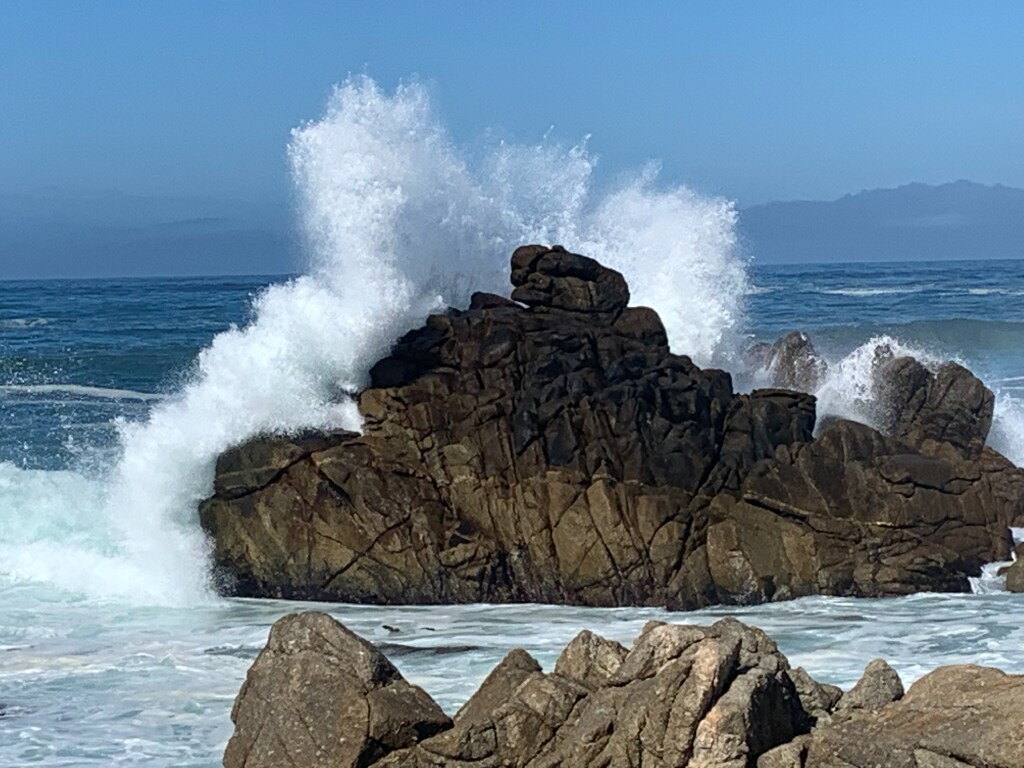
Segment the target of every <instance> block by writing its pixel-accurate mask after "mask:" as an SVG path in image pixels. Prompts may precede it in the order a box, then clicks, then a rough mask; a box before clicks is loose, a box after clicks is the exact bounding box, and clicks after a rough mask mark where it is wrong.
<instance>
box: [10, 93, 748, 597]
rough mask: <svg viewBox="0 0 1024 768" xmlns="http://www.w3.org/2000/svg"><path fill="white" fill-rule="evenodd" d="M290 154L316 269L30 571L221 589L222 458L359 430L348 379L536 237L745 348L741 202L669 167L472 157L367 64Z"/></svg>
mask: <svg viewBox="0 0 1024 768" xmlns="http://www.w3.org/2000/svg"><path fill="white" fill-rule="evenodd" d="M289 156H290V160H291V164H292V168H293V173H294V177H295V181H296V185H297V189H298V195H299V202H300V212H301V222H302V227H303V232H304V234H305V236H306V239H307V242H308V246H309V251H310V262H311V267H310V270H309V272H308V274H306V275H305V276H303V277H300V278H298V279H296V280H293V281H291V282H289V283H287V284H284V285H279V286H274V287H271V288H269V289H267V290H266V291H265V292H263V293H262V294H261V295H260V296H259V297H258V298H257V299H256V300H255V302H254V306H253V316H254V320H253V321H252V322H251V323H250V324H249V325H248V326H246V327H244V328H234V329H232V330H230V331H228V332H226V333H223V334H221V335H219V336H218V337H216V338H215V339H214V340H213V342H212V343H211V344H210V346H209V347H208V348H207V349H205V350H204V351H203V352H202V353H201V354H200V356H199V359H198V361H197V366H196V373H195V376H194V378H193V380H192V381H191V383H190V384H189V385H187V386H186V387H185V388H184V389H183V390H182V391H181V392H180V393H179V394H178V395H177V396H175V397H172V398H170V399H168V400H166V401H164V402H161V403H159V404H158V405H156V406H155V407H154V409H153V410H152V412H151V414H150V417H149V419H148V420H147V421H146V422H144V423H125V424H122V425H121V426H120V440H121V446H122V450H121V459H120V461H119V463H118V464H117V465H116V466H115V467H113V469H112V470H111V471H110V472H109V473H108V476H107V478H106V480H105V482H104V483H103V484H99V485H98V487H94V486H90V487H89V489H88V495H89V502H88V504H89V505H90V506H91V507H96V508H97V512H96V514H95V515H94V516H93V519H95V520H96V521H97V522H96V525H101V526H104V528H105V532H106V534H107V536H108V540H107V543H106V545H105V546H104V547H103V548H101V549H99V550H98V549H97V548H96V547H93V546H91V545H90V544H89V543H88V542H85V543H77V544H72V543H69V544H67V545H66V546H65V547H64V548H63V549H61V550H60V551H57V552H49V553H47V552H40V553H39V556H38V557H34V558H30V559H26V560H24V561H20V562H19V563H18V564H17V568H14V569H12V570H13V572H15V573H16V574H17V575H19V576H22V577H26V578H30V579H37V580H45V581H51V582H54V583H56V584H58V585H60V586H64V587H67V588H70V589H73V590H76V591H81V590H84V591H86V592H88V593H89V594H92V595H97V594H98V595H117V596H123V597H127V598H130V599H132V600H134V601H136V602H151V603H162V604H168V603H178V604H190V603H195V602H197V601H202V600H203V599H205V598H207V597H208V596H209V593H208V573H207V571H208V568H207V561H208V552H207V549H208V544H207V542H206V539H205V536H204V534H203V532H202V531H201V530H200V528H199V526H198V523H197V521H196V505H197V503H198V502H199V501H200V500H201V499H202V498H203V497H204V496H206V495H208V493H209V492H210V489H211V487H212V477H213V463H214V460H215V458H216V456H217V455H218V454H219V453H220V452H221V451H223V450H224V449H225V448H227V447H229V446H231V445H234V444H237V443H239V442H241V441H243V440H245V439H246V438H248V437H250V436H252V435H254V434H258V433H287V432H291V431H296V430H300V429H304V428H329V427H338V426H341V427H346V428H358V426H359V418H358V413H357V412H356V409H355V406H354V404H353V403H352V401H351V400H349V399H348V398H347V396H346V395H345V394H344V393H345V392H350V391H353V390H355V389H358V388H359V387H361V386H363V385H364V384H365V383H366V374H367V371H368V369H369V367H370V366H371V365H372V364H373V363H374V362H375V361H376V360H377V359H379V358H380V357H381V356H382V355H383V354H385V353H386V352H387V351H388V349H389V347H390V345H391V344H392V343H393V342H394V340H395V339H396V338H398V337H399V336H400V335H401V334H402V333H404V332H405V331H406V330H408V329H410V328H412V327H415V326H416V325H418V324H420V323H421V322H422V321H423V319H424V317H425V316H426V315H427V314H428V313H429V312H430V311H432V310H436V309H438V308H441V307H443V306H445V305H453V306H464V305H465V304H466V303H468V298H469V293H470V292H471V291H473V290H489V291H492V292H499V293H507V291H508V282H507V281H508V276H507V272H508V260H509V257H510V255H511V252H512V250H513V249H514V248H515V247H516V246H517V245H519V244H521V243H525V242H546V243H563V244H565V245H566V246H567V247H569V248H570V249H571V250H575V251H578V252H581V253H586V254H588V255H591V256H594V257H596V258H598V259H600V260H602V261H603V262H605V263H606V264H608V265H610V266H612V267H614V268H617V269H619V270H620V271H622V272H623V273H624V275H625V276H626V279H627V280H628V281H629V283H630V286H631V289H632V292H633V303H634V304H646V305H650V306H653V307H654V308H655V309H657V310H658V311H659V312H660V313H661V315H662V318H663V320H664V321H665V325H666V328H667V331H668V334H669V339H670V342H671V344H672V347H673V349H674V350H675V351H678V352H682V353H686V354H690V355H691V356H692V357H693V358H694V359H695V360H696V361H697V362H698V363H704V364H707V363H709V362H711V361H712V360H714V359H717V358H719V357H720V356H722V355H723V354H724V353H725V352H726V351H727V350H729V349H731V348H732V347H733V346H734V345H732V344H731V343H730V341H731V339H732V334H733V333H734V330H735V329H736V327H737V325H738V323H739V322H740V321H741V320H742V301H743V296H744V294H745V293H746V291H747V289H748V286H747V282H746V274H745V270H744V265H743V263H742V262H741V260H740V259H739V258H738V257H737V256H736V254H735V243H736V239H735V234H734V225H735V218H736V214H735V211H734V208H733V206H732V205H731V204H730V203H729V202H727V201H724V200H720V199H707V198H702V197H700V196H698V195H696V194H694V193H693V192H691V191H689V190H687V189H685V188H682V187H676V188H668V189H665V188H658V187H657V186H656V182H657V173H656V171H655V169H654V168H653V167H652V168H648V169H645V170H644V171H643V172H642V173H640V174H638V175H637V176H636V177H635V178H634V179H632V180H630V181H629V182H627V183H625V184H623V185H620V186H619V187H618V188H616V189H614V190H612V191H611V192H610V193H609V194H606V195H604V196H598V195H596V194H595V193H594V192H593V187H592V185H593V179H592V176H593V171H594V165H595V159H594V157H593V156H592V155H591V154H590V153H589V152H588V151H587V150H586V148H585V146H582V145H580V146H575V147H571V148H568V149H565V148H563V147H561V146H559V145H557V144H555V143H552V142H549V141H545V142H544V143H542V144H541V145H539V146H533V147H517V146H512V145H508V144H499V145H498V146H497V147H495V148H494V149H493V151H491V152H490V153H488V154H487V155H486V156H485V157H484V158H482V160H480V161H479V162H478V163H476V164H475V165H473V164H471V163H470V161H469V160H468V159H467V158H466V157H464V156H463V155H462V154H461V153H460V152H459V151H458V150H457V149H456V148H455V147H454V146H453V145H452V144H451V142H450V141H449V139H448V137H447V135H446V132H445V130H444V127H443V125H442V124H441V122H440V120H439V119H438V118H437V116H436V115H435V113H434V109H433V106H432V104H431V101H430V98H429V95H428V92H427V90H426V89H425V88H424V87H422V86H421V85H418V84H411V85H404V86H401V87H399V88H398V89H397V90H396V91H395V92H394V93H393V94H390V95H389V94H386V93H384V92H383V91H382V90H381V89H380V88H379V87H378V86H377V85H376V83H374V82H373V81H372V80H370V79H369V78H365V77H364V78H355V79H351V80H349V81H348V82H346V83H345V84H343V85H341V86H339V87H337V88H336V89H335V91H334V93H333V94H332V96H331V98H330V100H329V103H328V106H327V109H326V112H325V115H324V116H323V118H322V119H320V120H319V121H316V122H311V123H308V124H305V125H303V126H301V127H299V128H297V129H296V130H295V131H294V132H293V134H292V141H291V145H290V148H289ZM53 513H54V514H55V515H59V514H60V513H59V511H56V510H54V511H53ZM69 547H70V548H71V550H73V551H69ZM68 562H74V563H75V564H76V565H75V567H64V564H66V563H68Z"/></svg>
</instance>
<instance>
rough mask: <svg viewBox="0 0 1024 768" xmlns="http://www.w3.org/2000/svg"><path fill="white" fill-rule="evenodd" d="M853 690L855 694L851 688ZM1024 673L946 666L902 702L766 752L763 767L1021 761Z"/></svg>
mask: <svg viewBox="0 0 1024 768" xmlns="http://www.w3.org/2000/svg"><path fill="white" fill-rule="evenodd" d="M847 695H849V694H847ZM1022 705H1024V676H1019V675H1007V674H1005V673H1003V672H1000V671H999V670H997V669H991V668H987V667H976V666H970V665H964V666H952V667H940V668H939V669H936V670H935V671H933V672H931V673H929V674H927V675H925V676H924V677H922V678H921V679H920V680H918V681H917V682H916V683H914V684H913V685H912V686H911V687H910V690H909V691H907V694H906V695H905V696H904V697H903V698H901V699H900V700H899V701H896V702H894V703H891V704H888V705H887V706H884V707H882V708H880V709H875V710H851V713H850V714H849V716H846V717H837V718H835V719H833V720H832V721H831V722H830V723H828V724H827V725H824V726H822V727H820V728H816V729H815V730H814V731H813V733H811V734H810V735H806V736H802V737H800V738H799V739H798V740H796V741H794V742H793V743H791V744H789V745H785V746H783V747H779V748H776V749H774V750H772V751H770V752H768V753H767V754H765V755H763V756H761V758H760V759H759V760H758V763H757V765H758V768H878V767H879V766H885V768H965V767H967V766H970V767H971V768H1017V767H1018V766H1021V765H1024V719H1022V718H1021V716H1020V714H1019V712H1020V711H1021V706H1022Z"/></svg>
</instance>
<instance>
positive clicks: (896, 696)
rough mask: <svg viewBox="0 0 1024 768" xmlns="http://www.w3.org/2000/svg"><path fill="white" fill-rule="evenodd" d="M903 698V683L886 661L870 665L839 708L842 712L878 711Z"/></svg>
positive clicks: (873, 662)
mask: <svg viewBox="0 0 1024 768" xmlns="http://www.w3.org/2000/svg"><path fill="white" fill-rule="evenodd" d="M902 698H903V681H902V680H900V676H899V675H898V674H897V673H896V670H895V669H893V668H892V667H890V666H889V665H888V664H887V663H886V661H885V659H875V660H874V661H871V662H869V663H868V665H867V667H865V669H864V674H863V675H862V676H861V678H860V680H858V681H857V684H856V685H855V686H853V688H851V689H850V690H849V691H847V692H846V695H845V696H843V698H842V700H841V701H840V702H839V705H838V707H837V709H838V711H840V712H847V711H850V710H855V709H864V710H869V711H871V710H876V709H881V708H882V707H884V706H885V705H886V704H892V703H893V702H894V701H899V700H900V699H902Z"/></svg>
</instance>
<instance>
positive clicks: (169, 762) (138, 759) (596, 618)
mask: <svg viewBox="0 0 1024 768" xmlns="http://www.w3.org/2000/svg"><path fill="white" fill-rule="evenodd" d="M0 604H2V605H4V606H5V607H6V610H5V611H4V614H3V616H2V617H0V711H2V716H0V765H10V766H15V765H18V766H20V765H47V766H85V765H120V764H130V765H139V766H215V765H219V763H220V758H221V754H222V752H223V749H224V745H225V744H226V742H227V739H228V738H229V736H230V734H231V729H232V725H231V722H230V711H231V704H232V702H233V700H234V696H235V694H236V693H237V691H238V688H239V686H240V685H241V683H242V681H243V679H244V677H245V672H246V669H247V668H248V667H249V665H250V664H251V663H252V660H253V658H254V657H255V655H256V654H257V653H258V652H259V649H260V648H261V647H262V646H263V644H264V642H265V641H266V637H267V632H268V629H269V627H270V625H271V624H272V623H273V621H274V620H276V619H277V618H279V617H280V616H282V615H284V614H286V613H288V612H291V611H294V610H307V609H313V608H317V609H322V610H326V611H328V612H329V613H331V614H332V615H333V616H335V617H336V618H337V619H339V620H340V621H342V622H343V623H345V624H346V625H347V626H348V627H349V628H350V629H352V630H353V631H355V632H357V633H359V634H360V635H362V636H363V637H366V638H368V639H370V640H372V641H374V642H376V643H382V644H386V645H384V648H385V651H386V652H387V653H388V655H389V656H390V658H391V659H392V661H393V662H394V663H395V664H396V666H398V668H399V669H400V670H401V671H402V673H403V674H404V675H405V676H406V677H407V678H408V679H409V680H411V681H412V682H414V683H416V684H418V685H421V686H423V688H425V689H426V690H427V691H428V692H429V693H430V694H431V695H432V696H434V697H435V698H436V699H437V700H438V702H439V703H440V704H441V706H442V707H444V709H445V710H446V711H448V712H450V713H451V712H454V711H455V710H456V709H457V708H458V706H459V705H460V704H461V703H462V702H464V701H465V700H466V698H467V697H468V696H470V695H471V694H472V692H473V691H474V690H475V688H476V687H477V686H478V685H479V683H480V682H481V681H482V680H483V678H484V677H485V676H486V674H487V673H488V672H489V671H490V670H491V668H492V667H493V666H494V665H495V664H497V663H498V661H500V660H501V658H502V657H503V656H504V655H505V654H506V653H507V652H508V651H509V650H510V649H512V648H515V647H522V648H526V649H527V650H528V651H529V652H530V653H532V654H533V655H534V656H535V657H536V658H537V659H538V661H540V663H541V664H542V665H543V666H544V667H545V669H550V668H551V667H552V666H553V664H554V661H555V659H556V658H557V656H558V653H559V652H560V651H561V649H562V647H563V646H564V645H565V644H566V643H567V642H568V641H569V640H570V639H571V638H572V637H573V636H574V635H575V634H576V633H577V632H579V631H580V630H581V629H584V628H588V629H592V630H594V631H597V632H599V633H600V634H603V635H605V636H606V637H611V638H614V639H616V640H619V641H620V642H623V643H626V644H628V643H630V642H631V641H632V639H633V638H634V637H635V636H636V635H637V634H638V633H639V631H640V630H641V628H642V627H643V624H644V623H645V622H646V621H648V620H650V619H660V620H667V621H673V622H684V623H700V624H706V623H710V622H713V621H714V620H716V619H718V618H720V617H723V616H736V617H737V618H739V619H741V620H743V621H745V622H747V623H750V624H753V625H755V626H759V627H761V628H763V629H765V630H766V631H768V632H769V633H770V634H771V635H772V637H774V638H775V640H776V641H777V642H778V644H779V646H780V648H781V649H782V651H783V652H784V653H785V654H786V655H787V656H788V657H789V659H790V662H791V663H792V664H793V665H794V666H796V665H802V666H804V667H806V668H807V669H808V670H809V671H810V672H811V674H812V675H814V676H815V677H816V678H817V679H819V680H823V681H827V682H832V683H836V684H838V685H841V686H843V687H848V686H850V685H851V684H852V683H853V682H855V681H856V679H857V678H858V677H859V676H860V673H861V672H862V670H863V668H864V666H865V665H866V664H867V662H868V661H870V660H871V659H873V658H877V657H883V658H886V659H887V660H889V661H890V663H892V664H893V666H894V667H896V669H897V670H898V671H899V672H900V674H901V675H902V676H903V679H904V682H907V683H909V682H910V681H912V680H914V679H916V678H918V677H920V676H921V675H922V674H923V673H925V672H926V671H928V670H929V669H931V668H933V667H934V666H937V665H940V664H952V663H965V662H970V663H980V664H989V665H994V666H998V667H1000V668H1001V669H1004V670H1006V671H1009V672H1016V673H1024V654H1022V653H1021V648H1022V647H1024V596H1018V595H1010V594H1007V593H995V594H987V595H932V594H927V595H917V596H913V597H905V598H898V599H888V600H855V599H847V598H807V599H803V600H796V601H792V602H788V603H779V604H774V605H766V606H757V607H749V608H715V609H708V610H702V611H695V612H692V613H670V612H666V611H661V610H655V609H633V608H619V609H598V608H567V607H562V606H546V605H513V606H498V605H467V606H410V607H382V606H349V605H317V604H310V603H293V602H286V601H269V600H268V601H259V600H222V601H220V600H219V601H214V602H212V603H210V604H208V605H205V606H200V607H193V608H181V609H172V608H132V607H126V606H123V605H119V604H115V603H110V602H96V601H92V600H85V599H82V600H76V599H72V598H69V597H68V596H67V595H66V594H62V593H59V592H56V591H55V590H53V589H52V588H50V587H46V586H41V585H29V584H20V585H18V584H7V585H5V586H3V587H2V588H0ZM384 625H388V626H390V627H393V628H397V629H398V630H399V631H398V632H393V631H389V630H388V629H386V628H385V626H384Z"/></svg>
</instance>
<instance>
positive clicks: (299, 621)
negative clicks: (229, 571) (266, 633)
mask: <svg viewBox="0 0 1024 768" xmlns="http://www.w3.org/2000/svg"><path fill="white" fill-rule="evenodd" d="M231 720H232V722H234V723H235V732H234V735H233V736H232V737H231V740H230V741H229V742H228V746H227V750H226V751H225V753H224V766H225V768H278V767H280V768H313V767H314V766H324V768H362V766H366V765H369V764H371V763H372V762H374V761H375V760H376V759H377V758H379V757H381V756H383V755H385V754H387V753H388V752H392V751H394V750H396V749H401V748H403V747H407V746H410V745H412V744H415V743H416V742H417V741H419V740H421V739H424V738H426V737H428V736H432V735H434V734H435V733H437V732H438V731H441V730H443V729H446V728H449V727H450V726H451V721H450V720H449V718H448V717H447V716H446V715H445V714H444V712H442V711H441V709H440V708H439V707H438V706H437V704H435V703H434V701H433V700H432V699H431V698H430V697H429V696H428V695H427V694H426V693H424V691H423V690H422V689H420V688H416V687H415V686H412V685H409V684H408V683H407V682H406V681H405V679H404V678H403V677H402V676H401V675H400V674H399V673H398V670H396V669H395V668H394V667H393V666H392V665H391V662H389V661H388V660H387V659H386V658H385V657H384V655H383V654H381V653H380V651H378V650H377V649H376V648H374V647H373V646H372V645H371V644H370V643H368V642H366V641H365V640H363V639H362V638H360V637H358V636H357V635H354V634H352V633H351V632H349V631H348V630H347V629H345V627H343V626H342V625H341V624H339V623H338V622H336V621H335V620H334V619H332V618H331V617H330V616H328V615H327V614H325V613H316V612H309V613H299V614H291V615H289V616H286V617H284V618H282V619H280V620H278V621H277V622H275V623H274V626H273V627H272V628H271V630H270V638H269V640H268V641H267V645H266V647H265V648H264V649H263V650H262V651H261V652H260V655H259V656H258V657H257V658H256V661H255V662H254V663H253V665H252V667H251V668H250V669H249V673H248V675H247V676H246V679H245V683H244V684H243V685H242V689H241V691H239V693H238V698H237V699H236V700H235V706H234V708H233V709H232V711H231Z"/></svg>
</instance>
